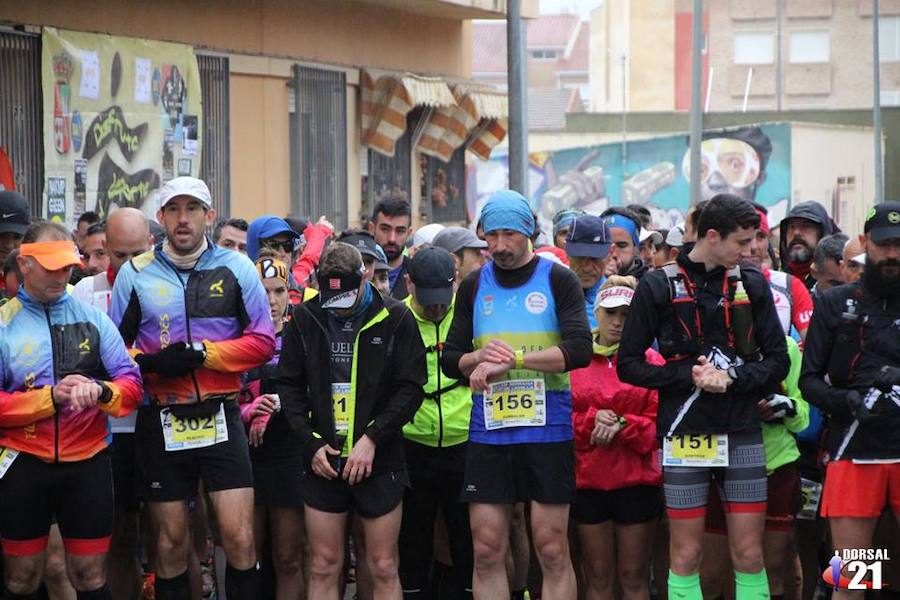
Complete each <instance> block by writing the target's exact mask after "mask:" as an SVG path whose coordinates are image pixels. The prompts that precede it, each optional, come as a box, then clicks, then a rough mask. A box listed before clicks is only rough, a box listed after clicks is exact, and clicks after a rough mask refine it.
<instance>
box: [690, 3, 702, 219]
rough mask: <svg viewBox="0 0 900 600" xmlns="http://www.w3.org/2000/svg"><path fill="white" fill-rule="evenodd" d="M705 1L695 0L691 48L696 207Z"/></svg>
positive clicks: (693, 195)
mask: <svg viewBox="0 0 900 600" xmlns="http://www.w3.org/2000/svg"><path fill="white" fill-rule="evenodd" d="M702 48H703V0H694V21H693V43H692V47H691V198H690V205H691V206H694V205H695V204H697V202H698V201H699V200H700V141H701V138H702V137H703V112H702V110H703V104H702V102H701V101H700V90H701V89H703V63H702V61H701V60H700V58H701V51H702Z"/></svg>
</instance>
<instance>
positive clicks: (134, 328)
mask: <svg viewBox="0 0 900 600" xmlns="http://www.w3.org/2000/svg"><path fill="white" fill-rule="evenodd" d="M136 275H137V273H136V272H135V270H134V267H133V266H132V265H131V263H130V262H128V263H125V264H124V265H122V268H121V269H119V272H118V274H117V275H116V282H115V283H114V284H113V289H112V297H111V298H110V303H109V318H110V320H112V322H113V324H114V325H116V326H117V327H118V328H119V333H120V334H121V336H122V339H123V341H124V342H125V345H126V346H128V347H129V348H130V347H131V346H133V345H134V342H135V340H136V339H137V334H138V330H139V329H140V326H141V303H140V300H139V299H138V296H137V292H136V291H135V289H134V277H135V276H136Z"/></svg>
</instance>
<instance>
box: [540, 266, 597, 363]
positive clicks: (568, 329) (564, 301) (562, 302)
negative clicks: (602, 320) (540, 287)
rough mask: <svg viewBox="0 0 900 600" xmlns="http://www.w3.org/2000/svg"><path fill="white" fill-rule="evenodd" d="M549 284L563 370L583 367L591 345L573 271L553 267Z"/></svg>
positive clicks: (579, 286) (583, 308)
mask: <svg viewBox="0 0 900 600" xmlns="http://www.w3.org/2000/svg"><path fill="white" fill-rule="evenodd" d="M550 284H551V285H552V286H553V298H554V300H555V301H556V318H557V321H558V322H559V333H560V339H561V341H560V343H559V349H560V350H561V351H562V353H563V356H564V357H565V359H566V371H571V370H572V369H580V368H582V367H586V366H587V365H588V364H590V362H591V351H592V342H591V330H590V327H589V326H588V320H587V312H586V311H585V307H584V292H583V291H582V290H581V284H580V283H579V282H578V278H577V277H576V276H575V274H574V273H573V272H572V271H570V270H569V269H566V268H565V267H562V266H560V265H553V269H552V270H551V271H550Z"/></svg>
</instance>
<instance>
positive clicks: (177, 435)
mask: <svg viewBox="0 0 900 600" xmlns="http://www.w3.org/2000/svg"><path fill="white" fill-rule="evenodd" d="M159 420H160V422H162V430H163V438H164V439H165V442H166V452H176V451H178V450H193V449H195V448H206V447H208V446H212V445H214V444H219V443H221V442H227V441H228V425H227V424H226V422H225V405H224V404H220V405H219V410H218V412H216V413H215V414H213V415H206V416H203V417H185V418H181V417H176V416H175V415H174V414H172V411H171V410H170V409H168V408H163V409H162V410H160V411H159Z"/></svg>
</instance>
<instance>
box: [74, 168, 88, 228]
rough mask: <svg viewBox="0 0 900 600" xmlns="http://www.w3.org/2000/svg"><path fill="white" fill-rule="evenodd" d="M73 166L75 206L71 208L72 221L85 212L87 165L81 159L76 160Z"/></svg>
mask: <svg viewBox="0 0 900 600" xmlns="http://www.w3.org/2000/svg"><path fill="white" fill-rule="evenodd" d="M73 164H74V165H75V205H74V206H73V207H72V210H73V212H74V214H73V215H72V218H73V219H77V218H78V217H80V216H81V215H82V214H83V213H84V211H85V210H87V206H86V204H87V164H88V161H86V160H85V159H83V158H76V159H75V160H74V161H73Z"/></svg>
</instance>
